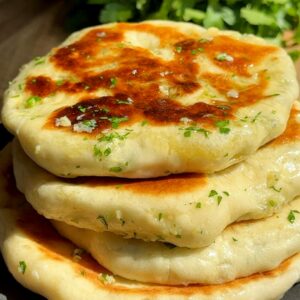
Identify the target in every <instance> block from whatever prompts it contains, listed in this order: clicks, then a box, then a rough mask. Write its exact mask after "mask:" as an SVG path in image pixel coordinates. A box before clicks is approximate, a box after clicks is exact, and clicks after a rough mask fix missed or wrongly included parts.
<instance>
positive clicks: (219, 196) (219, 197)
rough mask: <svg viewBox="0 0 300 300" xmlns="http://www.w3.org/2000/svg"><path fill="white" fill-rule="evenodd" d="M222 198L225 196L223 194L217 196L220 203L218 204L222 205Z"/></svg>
mask: <svg viewBox="0 0 300 300" xmlns="http://www.w3.org/2000/svg"><path fill="white" fill-rule="evenodd" d="M222 199H223V197H222V196H221V195H218V196H217V203H218V205H220V203H221V201H222Z"/></svg>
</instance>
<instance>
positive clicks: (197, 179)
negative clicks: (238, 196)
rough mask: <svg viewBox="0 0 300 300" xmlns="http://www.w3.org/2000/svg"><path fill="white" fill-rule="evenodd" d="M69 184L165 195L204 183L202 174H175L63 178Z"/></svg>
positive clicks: (184, 190)
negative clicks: (149, 177)
mask: <svg viewBox="0 0 300 300" xmlns="http://www.w3.org/2000/svg"><path fill="white" fill-rule="evenodd" d="M64 180H65V181H66V182H67V183H69V184H75V185H78V184H80V185H84V186H91V187H95V188H97V187H98V188H103V187H104V188H105V187H107V188H119V187H121V189H122V191H124V190H127V191H131V192H135V193H138V194H152V195H161V194H164V195H167V194H178V193H185V192H190V191H193V190H196V189H200V188H202V187H203V186H204V185H205V184H206V179H205V176H204V175H201V174H177V175H169V176H167V177H161V178H152V179H125V178H111V177H80V178H74V179H64Z"/></svg>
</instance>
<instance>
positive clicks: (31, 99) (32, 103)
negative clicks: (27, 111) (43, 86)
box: [25, 96, 42, 108]
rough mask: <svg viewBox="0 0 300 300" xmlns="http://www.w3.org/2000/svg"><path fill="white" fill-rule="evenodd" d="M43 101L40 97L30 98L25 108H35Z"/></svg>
mask: <svg viewBox="0 0 300 300" xmlns="http://www.w3.org/2000/svg"><path fill="white" fill-rule="evenodd" d="M41 100H42V98H41V97H38V96H31V97H29V98H28V99H27V100H26V104H25V106H26V107H27V108H29V107H33V106H34V105H36V104H37V103H38V102H40V101H41Z"/></svg>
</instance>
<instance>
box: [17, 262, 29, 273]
mask: <svg viewBox="0 0 300 300" xmlns="http://www.w3.org/2000/svg"><path fill="white" fill-rule="evenodd" d="M26 268H27V265H26V262H25V261H24V260H21V261H19V266H18V271H19V272H20V273H22V274H25V272H26Z"/></svg>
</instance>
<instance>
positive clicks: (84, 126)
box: [73, 120, 97, 133]
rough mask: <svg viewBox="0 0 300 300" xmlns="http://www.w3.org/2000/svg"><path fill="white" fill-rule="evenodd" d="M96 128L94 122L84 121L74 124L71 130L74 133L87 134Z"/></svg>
mask: <svg viewBox="0 0 300 300" xmlns="http://www.w3.org/2000/svg"><path fill="white" fill-rule="evenodd" d="M96 126H97V123H96V121H95V120H85V121H82V122H79V123H76V124H74V126H73V130H74V131H75V132H88V133H91V132H92V131H93V130H94V129H95V128H96Z"/></svg>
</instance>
